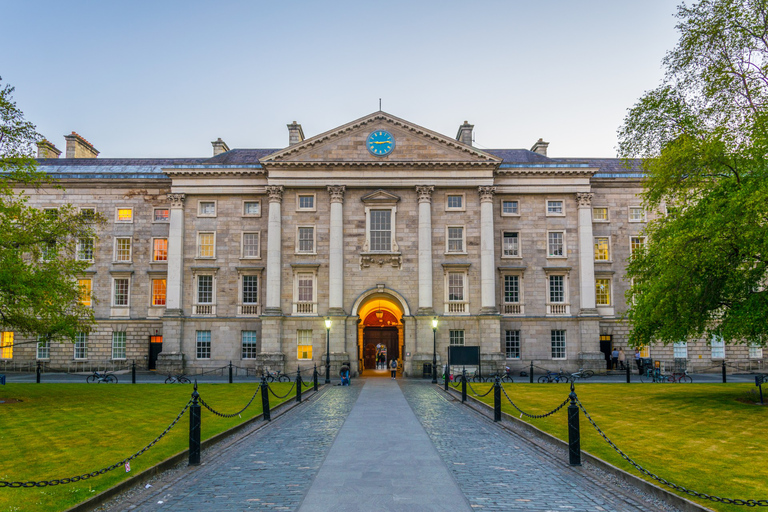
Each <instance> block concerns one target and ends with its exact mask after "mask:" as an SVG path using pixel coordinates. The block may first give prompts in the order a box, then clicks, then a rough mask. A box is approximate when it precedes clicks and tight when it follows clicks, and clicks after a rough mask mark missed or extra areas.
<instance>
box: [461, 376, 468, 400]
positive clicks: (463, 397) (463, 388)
mask: <svg viewBox="0 0 768 512" xmlns="http://www.w3.org/2000/svg"><path fill="white" fill-rule="evenodd" d="M466 401H467V370H462V371H461V403H464V402H466Z"/></svg>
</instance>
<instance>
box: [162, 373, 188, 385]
mask: <svg viewBox="0 0 768 512" xmlns="http://www.w3.org/2000/svg"><path fill="white" fill-rule="evenodd" d="M165 383H166V384H192V381H190V380H189V379H188V378H187V376H186V375H184V374H183V373H177V374H176V375H173V374H171V373H169V374H168V378H167V379H165Z"/></svg>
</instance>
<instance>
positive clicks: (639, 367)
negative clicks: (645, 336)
mask: <svg viewBox="0 0 768 512" xmlns="http://www.w3.org/2000/svg"><path fill="white" fill-rule="evenodd" d="M635 365H636V366H637V374H638V375H642V374H643V361H642V359H640V349H637V348H636V349H635Z"/></svg>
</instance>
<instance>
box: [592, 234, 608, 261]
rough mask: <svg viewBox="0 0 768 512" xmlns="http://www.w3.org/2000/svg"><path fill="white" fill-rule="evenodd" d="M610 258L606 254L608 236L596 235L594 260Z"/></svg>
mask: <svg viewBox="0 0 768 512" xmlns="http://www.w3.org/2000/svg"><path fill="white" fill-rule="evenodd" d="M609 259H610V257H609V254H608V238H607V237H596V238H595V260H596V261H608V260H609Z"/></svg>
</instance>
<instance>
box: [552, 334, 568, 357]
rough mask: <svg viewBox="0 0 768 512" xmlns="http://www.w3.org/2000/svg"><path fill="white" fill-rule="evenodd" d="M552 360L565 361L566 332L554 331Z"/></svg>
mask: <svg viewBox="0 0 768 512" xmlns="http://www.w3.org/2000/svg"><path fill="white" fill-rule="evenodd" d="M550 336H551V338H550V339H551V342H552V359H565V330H563V329H552V332H551V334H550Z"/></svg>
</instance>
